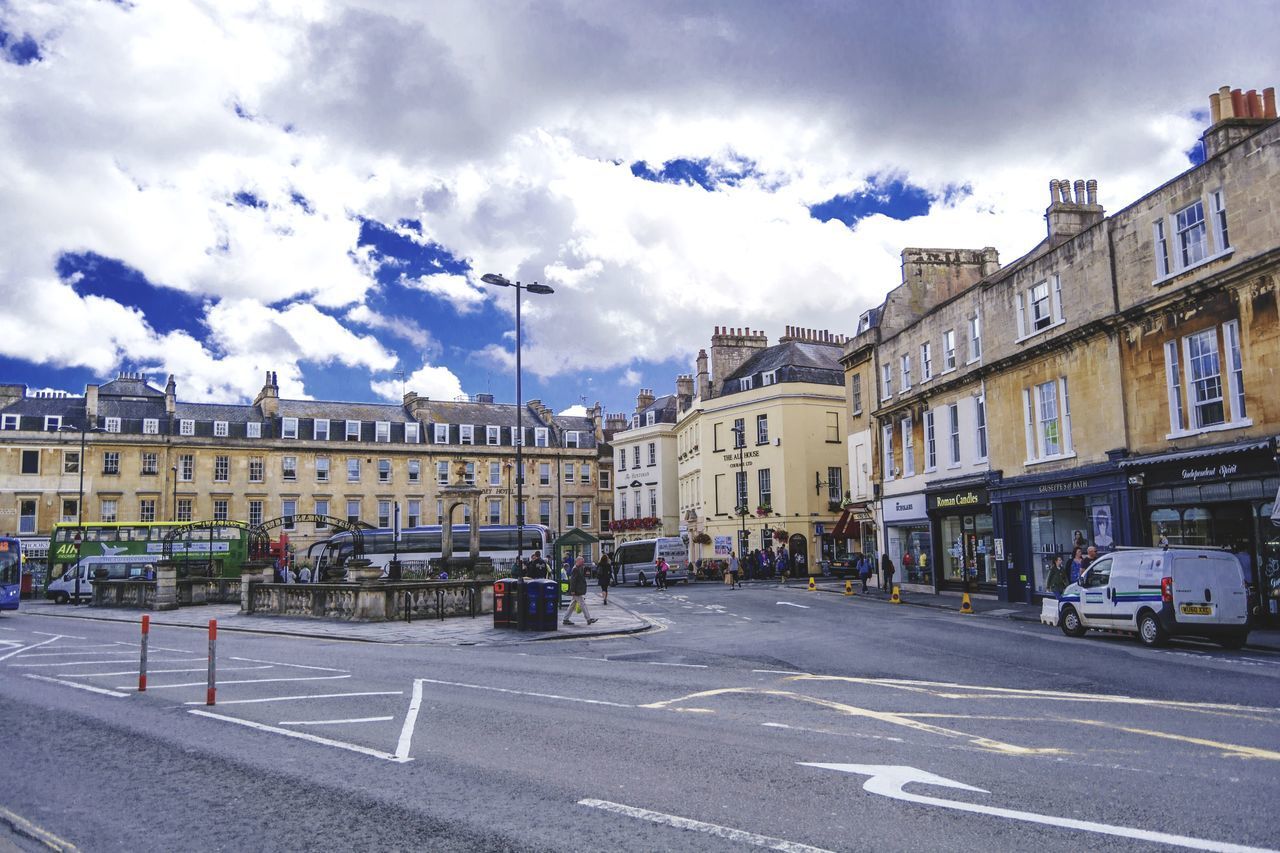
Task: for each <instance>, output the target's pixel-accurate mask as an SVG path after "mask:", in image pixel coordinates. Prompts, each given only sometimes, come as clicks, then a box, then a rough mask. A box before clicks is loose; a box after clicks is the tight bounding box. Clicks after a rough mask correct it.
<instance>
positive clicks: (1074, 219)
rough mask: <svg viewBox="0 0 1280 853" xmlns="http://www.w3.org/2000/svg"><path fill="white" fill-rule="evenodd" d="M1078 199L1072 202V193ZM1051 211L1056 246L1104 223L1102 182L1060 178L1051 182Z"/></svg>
mask: <svg viewBox="0 0 1280 853" xmlns="http://www.w3.org/2000/svg"><path fill="white" fill-rule="evenodd" d="M1073 190H1074V192H1075V197H1074V198H1072V191H1073ZM1049 198H1050V199H1051V201H1050V203H1049V207H1048V209H1047V210H1045V221H1046V222H1047V223H1048V228H1049V239H1050V241H1051V242H1052V243H1053V244H1054V245H1058V244H1060V243H1063V242H1065V241H1067V240H1069V239H1071V238H1072V237H1074V236H1076V235H1077V234H1079V233H1080V232H1082V231H1085V230H1086V229H1088V228H1092V227H1093V226H1094V225H1096V224H1097V223H1099V222H1101V221H1102V218H1103V216H1104V211H1103V209H1102V206H1101V205H1099V204H1098V182H1097V181H1096V180H1094V179H1092V178H1090V179H1089V180H1088V181H1084V180H1076V181H1075V183H1074V184H1073V183H1072V182H1071V181H1070V180H1067V179H1063V178H1059V179H1058V180H1056V181H1049Z"/></svg>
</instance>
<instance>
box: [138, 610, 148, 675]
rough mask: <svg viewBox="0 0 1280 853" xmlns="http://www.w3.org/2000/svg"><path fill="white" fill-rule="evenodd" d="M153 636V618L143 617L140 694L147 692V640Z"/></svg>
mask: <svg viewBox="0 0 1280 853" xmlns="http://www.w3.org/2000/svg"><path fill="white" fill-rule="evenodd" d="M150 634H151V617H150V616H146V615H144V616H143V617H142V655H141V657H140V658H139V659H138V692H139V693H145V692H147V638H148V637H149V636H150Z"/></svg>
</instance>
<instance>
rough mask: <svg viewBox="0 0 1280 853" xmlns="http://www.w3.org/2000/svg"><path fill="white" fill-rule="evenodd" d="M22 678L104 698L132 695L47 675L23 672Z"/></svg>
mask: <svg viewBox="0 0 1280 853" xmlns="http://www.w3.org/2000/svg"><path fill="white" fill-rule="evenodd" d="M23 676H24V677H25V678H34V679H35V680H36V681H50V682H53V683H54V684H62V685H65V686H66V687H74V688H76V689H77V690H88V691H89V692H90V693H102V694H103V695H106V696H116V697H121V698H122V697H126V696H130V695H132V694H129V693H117V692H116V691H115V690H107V689H105V688H103V687H94V686H92V685H90V684H78V683H76V682H74V681H64V680H63V679H61V678H51V677H50V676H47V675H36V674H35V673H34V672H24V673H23Z"/></svg>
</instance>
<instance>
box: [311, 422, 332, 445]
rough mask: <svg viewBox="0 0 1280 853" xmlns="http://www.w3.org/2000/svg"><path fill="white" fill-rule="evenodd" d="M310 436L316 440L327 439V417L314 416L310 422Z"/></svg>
mask: <svg viewBox="0 0 1280 853" xmlns="http://www.w3.org/2000/svg"><path fill="white" fill-rule="evenodd" d="M311 437H312V438H313V439H314V440H316V441H328V440H329V420H328V418H316V419H315V421H313V422H312V424H311Z"/></svg>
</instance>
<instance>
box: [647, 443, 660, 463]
mask: <svg viewBox="0 0 1280 853" xmlns="http://www.w3.org/2000/svg"><path fill="white" fill-rule="evenodd" d="M657 464H658V445H657V443H656V442H652V441H651V442H649V467H650V468H652V467H653V466H654V465H657Z"/></svg>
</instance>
